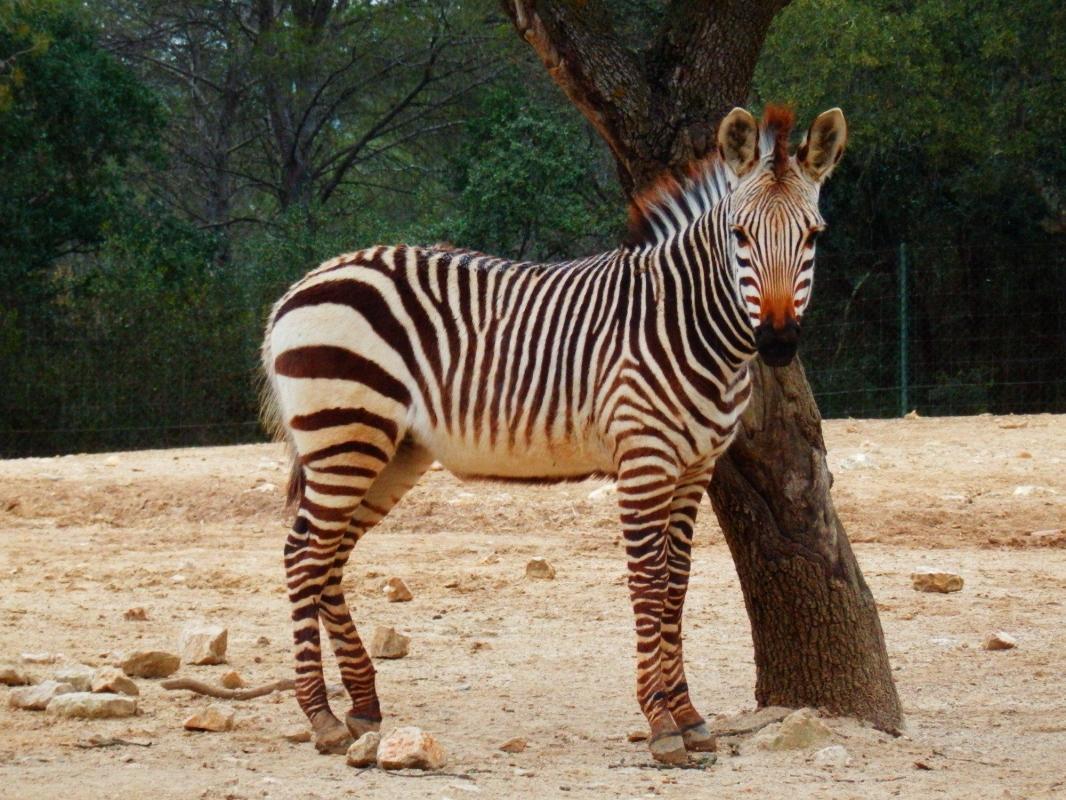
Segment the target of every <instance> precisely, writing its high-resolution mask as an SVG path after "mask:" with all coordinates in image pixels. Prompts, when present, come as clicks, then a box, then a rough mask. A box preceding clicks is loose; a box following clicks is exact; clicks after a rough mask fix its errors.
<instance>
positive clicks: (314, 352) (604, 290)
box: [264, 246, 621, 479]
mask: <svg viewBox="0 0 1066 800" xmlns="http://www.w3.org/2000/svg"><path fill="white" fill-rule="evenodd" d="M610 268H611V256H610V254H607V255H604V256H600V257H596V258H592V259H588V260H585V261H580V262H567V263H563V264H552V265H539V264H516V263H513V262H508V261H505V260H503V259H497V258H492V257H489V256H485V255H482V254H479V253H473V252H469V251H461V250H454V249H447V248H416V247H404V246H400V247H395V248H381V247H379V248H372V249H368V250H363V251H359V252H356V253H352V254H348V255H345V256H341V257H339V258H336V259H333V260H331V261H328V262H326V263H324V264H323V265H321V266H320V267H318V268H317V269H315V270H313V271H312V272H310V273H308V274H307V275H306V276H305V277H304V278H303V279H301V280H300V281H298V282H297V283H296V284H295V285H294V286H293V287H292V288H291V289H290V290H289V291H288V292H287V293H286V295H285V296H284V297H283V298H282V299H281V300H280V301H279V302H278V303H277V305H276V306H275V308H274V311H273V313H272V315H271V321H270V326H269V328H268V331H267V339H266V343H265V345H264V361H265V366H266V369H267V373H268V375H269V376H270V378H271V382H272V384H273V388H274V392H275V395H276V401H277V404H278V406H279V412H280V416H281V421H282V423H283V424H284V426H285V428H286V429H287V431H288V433H289V435H290V436H291V437H292V438H293V440H294V444H296V446H297V450H298V451H299V452H307V451H316V450H321V449H322V448H323V447H329V446H330V444H331V443H333V442H336V443H340V442H341V441H342V440H344V439H346V438H351V437H353V436H355V437H360V438H361V437H365V436H367V435H370V436H371V438H373V437H382V438H383V440H389V439H392V438H396V437H398V438H404V437H406V438H410V439H413V440H414V441H415V442H417V443H418V444H420V445H422V446H424V447H426V448H427V449H428V450H429V451H430V452H431V453H432V454H433V456H434V457H435V458H436V459H437V460H439V461H440V462H441V463H443V464H444V465H445V466H446V467H448V468H449V469H450V470H452V471H453V472H456V473H458V474H463V475H474V476H486V477H501V478H516V479H565V478H574V477H580V476H585V475H589V474H594V473H609V472H610V471H611V470H612V464H611V453H610V451H609V448H608V446H607V444H606V442H605V439H604V436H603V433H604V431H603V429H602V426H601V425H599V424H598V421H599V420H600V417H601V416H602V415H601V414H600V413H599V411H600V407H601V406H602V404H603V402H604V401H605V399H606V396H605V395H606V391H605V387H607V386H609V384H610V381H611V378H612V369H611V365H612V363H615V362H617V361H618V353H619V347H620V344H619V337H617V336H616V335H614V332H615V330H616V328H617V305H618V294H617V293H618V292H619V291H621V287H618V286H616V285H615V284H617V283H618V281H617V279H612V274H611V272H609V270H610ZM614 272H615V273H616V272H617V270H614ZM392 444H393V445H395V444H396V442H395V441H393V442H392Z"/></svg>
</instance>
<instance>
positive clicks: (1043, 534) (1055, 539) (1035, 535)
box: [1029, 528, 1066, 547]
mask: <svg viewBox="0 0 1066 800" xmlns="http://www.w3.org/2000/svg"><path fill="white" fill-rule="evenodd" d="M1029 539H1030V541H1032V542H1033V544H1035V545H1037V546H1039V547H1056V546H1061V545H1063V544H1066V531H1064V530H1063V529H1062V528H1045V529H1044V530H1042V531H1032V532H1031V533H1030V534H1029Z"/></svg>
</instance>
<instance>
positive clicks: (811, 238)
mask: <svg viewBox="0 0 1066 800" xmlns="http://www.w3.org/2000/svg"><path fill="white" fill-rule="evenodd" d="M824 230H825V228H814V229H813V230H812V231H810V232H809V233H808V234H807V241H805V242H804V243H803V246H804V247H806V248H808V249H811V248H813V247H814V245H815V244H817V242H818V237H819V236H821V235H822V231H824Z"/></svg>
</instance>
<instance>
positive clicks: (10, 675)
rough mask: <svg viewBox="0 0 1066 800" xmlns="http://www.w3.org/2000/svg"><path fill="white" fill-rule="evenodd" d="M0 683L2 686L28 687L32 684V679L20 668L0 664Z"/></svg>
mask: <svg viewBox="0 0 1066 800" xmlns="http://www.w3.org/2000/svg"><path fill="white" fill-rule="evenodd" d="M0 683H2V684H4V686H28V685H29V684H31V683H33V678H31V677H30V673H28V672H26V670H24V669H23V668H22V667H20V666H17V665H15V664H0Z"/></svg>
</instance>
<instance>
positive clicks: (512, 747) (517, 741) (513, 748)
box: [500, 736, 526, 753]
mask: <svg viewBox="0 0 1066 800" xmlns="http://www.w3.org/2000/svg"><path fill="white" fill-rule="evenodd" d="M500 749H501V750H502V751H503V752H505V753H521V752H522V751H524V750H525V749H526V740H525V739H523V738H521V737H520V736H516V737H515V738H514V739H508V740H507V741H506V742H504V743H503V744H501V745H500Z"/></svg>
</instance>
